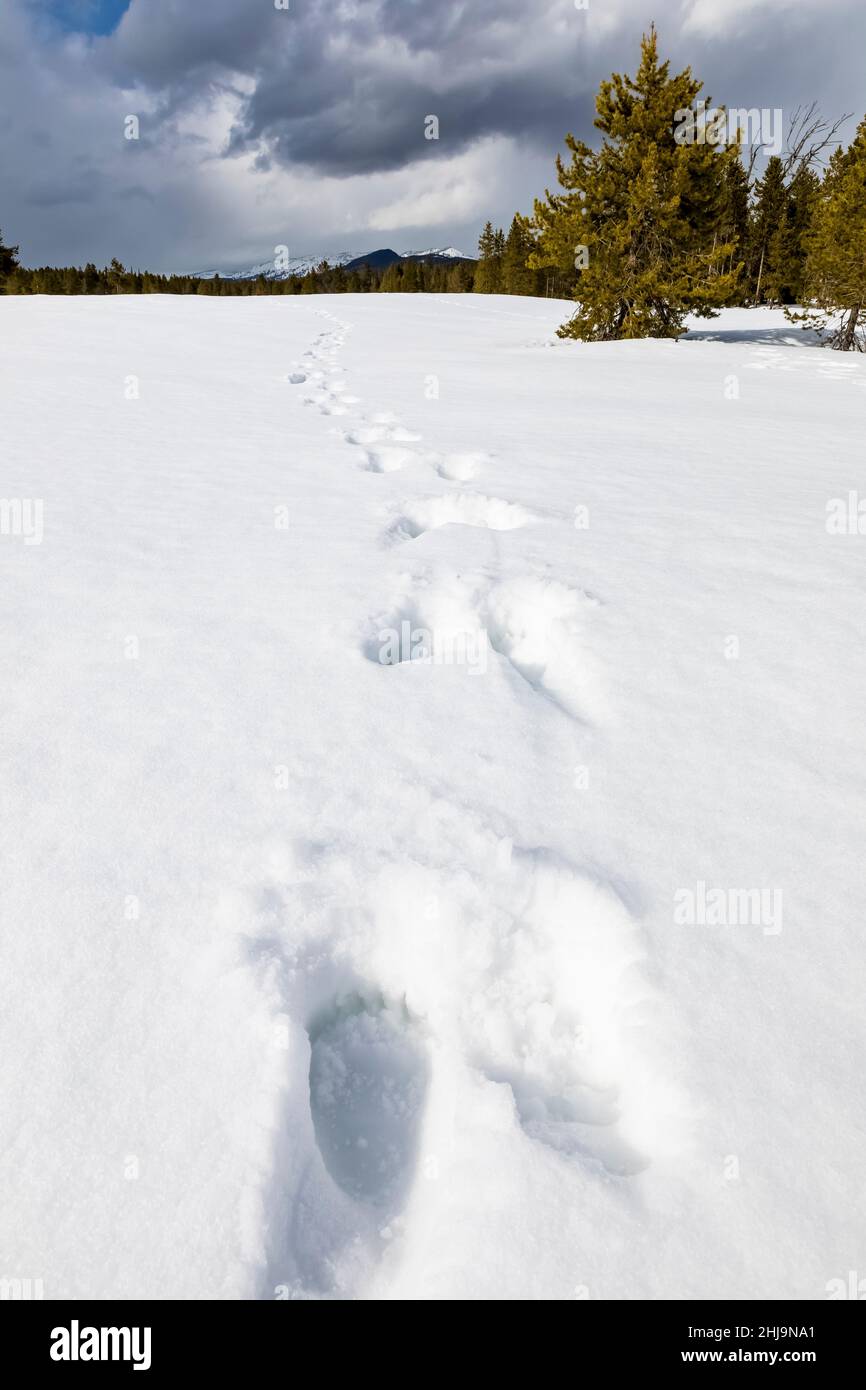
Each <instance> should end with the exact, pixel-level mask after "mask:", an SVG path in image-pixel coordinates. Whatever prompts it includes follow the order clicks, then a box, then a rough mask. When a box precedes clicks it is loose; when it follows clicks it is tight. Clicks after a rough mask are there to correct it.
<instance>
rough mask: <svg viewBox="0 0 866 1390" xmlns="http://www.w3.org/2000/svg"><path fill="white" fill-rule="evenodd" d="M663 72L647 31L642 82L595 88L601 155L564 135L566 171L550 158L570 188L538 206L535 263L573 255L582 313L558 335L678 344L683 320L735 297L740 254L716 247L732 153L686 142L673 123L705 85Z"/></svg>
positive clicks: (613, 81)
mask: <svg viewBox="0 0 866 1390" xmlns="http://www.w3.org/2000/svg"><path fill="white" fill-rule="evenodd" d="M669 69H670V64H669V63H667V62H664V63H661V62H660V61H659V56H658V40H657V36H656V32H655V28H654V27H653V28H651V29H650V32H649V34H645V35H644V37H643V40H642V43H641V62H640V67H639V69H638V73H637V76H636V77H635V78H631V77H622V76H620V75H619V74H618V73H614V74H613V75H612V77H611V78H610V80H609V81H606V82H602V84H601V87H600V89H599V94H598V98H597V100H596V111H597V117H596V121H595V124H596V126H597V127H598V129H599V130H600V131H601V132H602V134H603V136H604V140H603V143H602V147H601V149H600V150H598V151H593V150H592V149H591V148H590V147H589V145H587V144H585V143H584V142H583V141H581V140H576V139H575V138H574V136H572V135H569V136H567V137H566V144H567V146H568V148H569V150H570V151H571V163H570V165H568V166H567V167H566V166H565V165H564V164H563V161H562V160H561V159H558V160H557V172H558V176H559V182H560V185H561V186H562V188H564V189H565V190H566V192H565V193H564V194H551V193H549V192H548V194H547V199H546V201H545V202H537V203H536V205H535V217H534V221H533V225H534V227H535V229H536V230H537V232H538V234H539V243H540V244H539V249H538V251H537V253H536V254H535V255H534V256H533V258H532V263H533V264H535V265H538V266H540V267H543V266H545V265H553V266H561V265H562V264H563V263H564V261H565V259H566V257H571V258H572V264H575V265H576V266H577V267H578V269H579V270H580V274H579V278H578V282H577V284H576V286H575V290H574V297H575V299H576V300H577V305H578V307H577V309H576V311H575V314H574V317H573V318H572V319H571V321H570V322H569V323H568V324H565V325H563V327H562V328H561V329H560V330H559V332H560V336H562V337H569V338H584V339H617V338H645V337H673V338H675V337H679V336H680V335H681V334H682V333H683V332H685V328H684V319H685V317H686V315H687V314H689V313H693V314H697V315H698V316H700V317H702V318H710V317H712V316H713V315H714V313H715V311H716V310H717V308H719V307H720V306H721V305H723V304H727V303H729V302H730V301H731V299H732V298H733V297H734V295H735V294H736V292H737V282H738V278H739V272H740V265H739V263H737V264H732V257H733V254H734V251H735V246H734V244H733V243H732V242H731V243H728V242H724V241H722V240H721V238H720V237H719V226H720V221H721V218H722V216H723V211H724V204H725V185H726V170H727V168H728V166H729V165H730V164H731V163H732V162H733V160H735V159H738V151H737V149H736V147H735V146H734V145H730V146H726V147H724V148H722V149H718V148H716V146H715V145H714V144H711V143H709V142H707V141H705V140H702V139H698V138H689V136H688V134H686V136H685V137H683V135H682V127H679V126H678V123H679V122H680V121H681V119H682V117H683V114H684V113H688V114H691V113H692V104H693V102H694V101H695V99H696V97H697V94H698V92H699V91H700V90H701V86H702V84H701V83H700V82H698V81H697V80H696V79H695V78H694V77H693V76H692V73H691V70H690V69H689V68H686V69H685V71H683V72H681V73H679V74H678V75H677V76H675V77H671V76H670V71H669ZM575 258H576V259H575ZM726 266H727V267H728V268H727V269H726V268H725V267H726Z"/></svg>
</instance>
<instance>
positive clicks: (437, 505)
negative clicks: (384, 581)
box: [391, 492, 536, 540]
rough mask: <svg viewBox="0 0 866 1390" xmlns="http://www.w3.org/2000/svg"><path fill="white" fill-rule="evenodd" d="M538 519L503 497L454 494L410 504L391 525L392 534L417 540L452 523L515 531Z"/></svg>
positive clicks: (469, 493) (479, 494)
mask: <svg viewBox="0 0 866 1390" xmlns="http://www.w3.org/2000/svg"><path fill="white" fill-rule="evenodd" d="M535 520H536V517H535V516H534V514H533V513H532V512H530V511H527V509H526V508H525V507H521V506H520V505H519V503H517V502H505V501H503V500H502V498H500V497H484V496H483V495H482V494H481V493H477V492H476V493H473V492H464V493H452V494H451V495H449V496H446V497H429V498H427V499H426V500H423V501H419V502H411V503H409V504H408V505H407V507H406V508H405V510H404V512H403V515H402V516H401V517H400V518H399V520H398V521H397V522H395V524H394V526H393V527H392V528H391V535H392V536H393V537H394V538H408V539H413V540H414V539H416V538H417V537H418V536H422V535H424V533H425V532H426V531H434V530H436V529H437V528H438V527H440V526H450V525H456V526H475V527H483V528H486V529H487V530H490V531H516V530H517V529H518V528H519V527H521V526H526V525H528V523H529V522H532V521H535Z"/></svg>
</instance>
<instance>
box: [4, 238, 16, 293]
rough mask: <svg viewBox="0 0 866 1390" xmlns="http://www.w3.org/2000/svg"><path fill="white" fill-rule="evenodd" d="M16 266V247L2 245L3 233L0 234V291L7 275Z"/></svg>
mask: <svg viewBox="0 0 866 1390" xmlns="http://www.w3.org/2000/svg"><path fill="white" fill-rule="evenodd" d="M17 266H18V247H17V246H5V245H4V243H3V233H2V232H0V289H2V287H3V281H4V280H5V279H6V277H7V275H11V274H12V272H13V271H14V270H16V269H17Z"/></svg>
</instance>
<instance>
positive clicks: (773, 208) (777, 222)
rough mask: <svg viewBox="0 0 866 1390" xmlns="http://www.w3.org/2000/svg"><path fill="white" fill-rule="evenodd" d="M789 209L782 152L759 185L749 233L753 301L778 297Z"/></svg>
mask: <svg viewBox="0 0 866 1390" xmlns="http://www.w3.org/2000/svg"><path fill="white" fill-rule="evenodd" d="M787 210H788V190H787V189H786V187H785V168H784V165H783V164H782V161H781V159H780V158H779V156H778V155H775V154H774V155H772V156H771V157H770V158H769V159H768V160H767V167H766V169H765V170H764V177H763V178H762V179H759V180H758V182H757V183H756V185H755V205H754V209H753V211H752V219H751V228H750V236H749V275H750V280H751V286H750V288H751V298H752V301H753V303H755V304H761V303H763V302H764V301H765V300H772V299H774V298H775V290H776V287H777V285H778V282H779V275H780V272H781V259H782V250H781V234H782V230H783V228H784V225H785V217H786V214H787Z"/></svg>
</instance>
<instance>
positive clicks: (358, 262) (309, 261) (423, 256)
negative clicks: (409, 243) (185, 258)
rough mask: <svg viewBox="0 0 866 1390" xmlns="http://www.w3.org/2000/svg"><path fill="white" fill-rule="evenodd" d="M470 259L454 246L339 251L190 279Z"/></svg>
mask: <svg viewBox="0 0 866 1390" xmlns="http://www.w3.org/2000/svg"><path fill="white" fill-rule="evenodd" d="M469 259H470V257H469V256H464V255H463V253H462V251H458V250H457V249H456V247H454V246H443V247H438V246H437V247H431V248H430V249H429V250H428V251H404V252H402V253H401V252H399V251H392V250H391V248H390V247H385V248H383V249H381V250H379V251H367V252H365V253H364V254H363V255H361V256H355V255H353V254H352V253H351V252H350V251H340V252H339V253H338V254H337V255H333V254H331V255H324V256H295V257H293V258H292V259H291V260H289V261H288V263H287V264H286V265H285V266H280V267H277V266H276V265H275V264H274V262H273V261H262V262H261V263H260V264H259V265H254V266H250V268H249V269H248V270H231V271H222V270H220V271H216V270H197V271H193V272H192V273H193V275H194V277H195V278H196V279H197V280H212V279H213V278H214V276H215V275H219V277H220V279H221V280H257V279H258V277H259V276H260V275H263V276H264V277H265V279H266V280H288V279H289V278H290V276H292V275H309V273H310V271H311V270H315V269H316V266H317V265H321V264H322V261H327V262H328V265H330V266H342V267H343V269H344V270H358V269H360V267H361V266H362V265H367V266H371V267H372V268H373V269H374V270H384V269H386V268H387V267H388V266H389V265H394V263H395V262H396V261H423V262H425V264H427V265H446V264H452V265H453V264H454V263H455V262H457V261H468V260H469Z"/></svg>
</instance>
